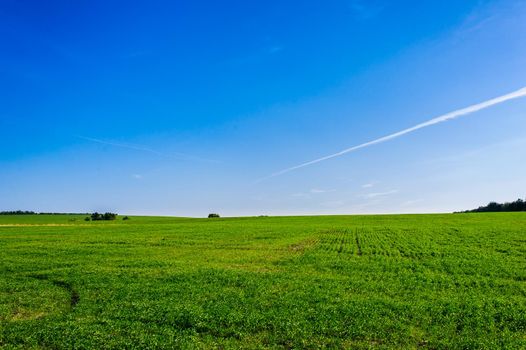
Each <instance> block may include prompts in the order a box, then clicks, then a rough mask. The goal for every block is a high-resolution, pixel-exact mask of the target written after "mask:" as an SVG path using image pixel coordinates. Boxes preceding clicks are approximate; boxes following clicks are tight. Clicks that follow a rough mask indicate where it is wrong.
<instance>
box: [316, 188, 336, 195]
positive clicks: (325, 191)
mask: <svg viewBox="0 0 526 350" xmlns="http://www.w3.org/2000/svg"><path fill="white" fill-rule="evenodd" d="M334 191H335V190H321V189H319V188H313V189H311V190H310V193H314V194H316V193H327V192H334Z"/></svg>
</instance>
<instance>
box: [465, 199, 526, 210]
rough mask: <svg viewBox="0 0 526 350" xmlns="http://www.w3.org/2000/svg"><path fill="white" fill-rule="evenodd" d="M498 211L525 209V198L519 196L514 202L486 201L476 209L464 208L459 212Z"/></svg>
mask: <svg viewBox="0 0 526 350" xmlns="http://www.w3.org/2000/svg"><path fill="white" fill-rule="evenodd" d="M500 211H526V200H522V199H520V198H519V199H517V200H516V201H514V202H506V203H497V202H490V203H488V205H485V206H482V207H478V208H477V209H472V210H465V211H462V212H461V213H487V212H500Z"/></svg>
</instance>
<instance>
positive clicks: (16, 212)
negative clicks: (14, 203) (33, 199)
mask: <svg viewBox="0 0 526 350" xmlns="http://www.w3.org/2000/svg"><path fill="white" fill-rule="evenodd" d="M0 215H89V214H88V213H44V212H42V213H37V212H34V211H30V210H6V211H0Z"/></svg>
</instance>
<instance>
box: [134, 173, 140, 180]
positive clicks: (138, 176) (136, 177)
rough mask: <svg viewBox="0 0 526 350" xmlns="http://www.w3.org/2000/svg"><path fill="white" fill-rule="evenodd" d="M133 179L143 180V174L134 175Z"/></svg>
mask: <svg viewBox="0 0 526 350" xmlns="http://www.w3.org/2000/svg"><path fill="white" fill-rule="evenodd" d="M132 177H133V178H134V179H136V180H142V175H141V174H132Z"/></svg>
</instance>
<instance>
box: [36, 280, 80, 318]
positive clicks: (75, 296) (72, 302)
mask: <svg viewBox="0 0 526 350" xmlns="http://www.w3.org/2000/svg"><path fill="white" fill-rule="evenodd" d="M28 277H31V278H36V279H38V280H41V281H48V282H50V283H52V284H53V285H55V286H57V287H60V288H63V289H65V290H67V291H68V292H69V294H70V298H69V306H70V309H71V310H73V309H74V308H75V307H76V306H77V304H78V303H79V301H80V295H79V292H78V291H77V290H76V289H75V288H73V286H72V285H71V283H69V282H66V281H63V280H57V279H52V278H51V277H49V276H48V275H29V276H28Z"/></svg>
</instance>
